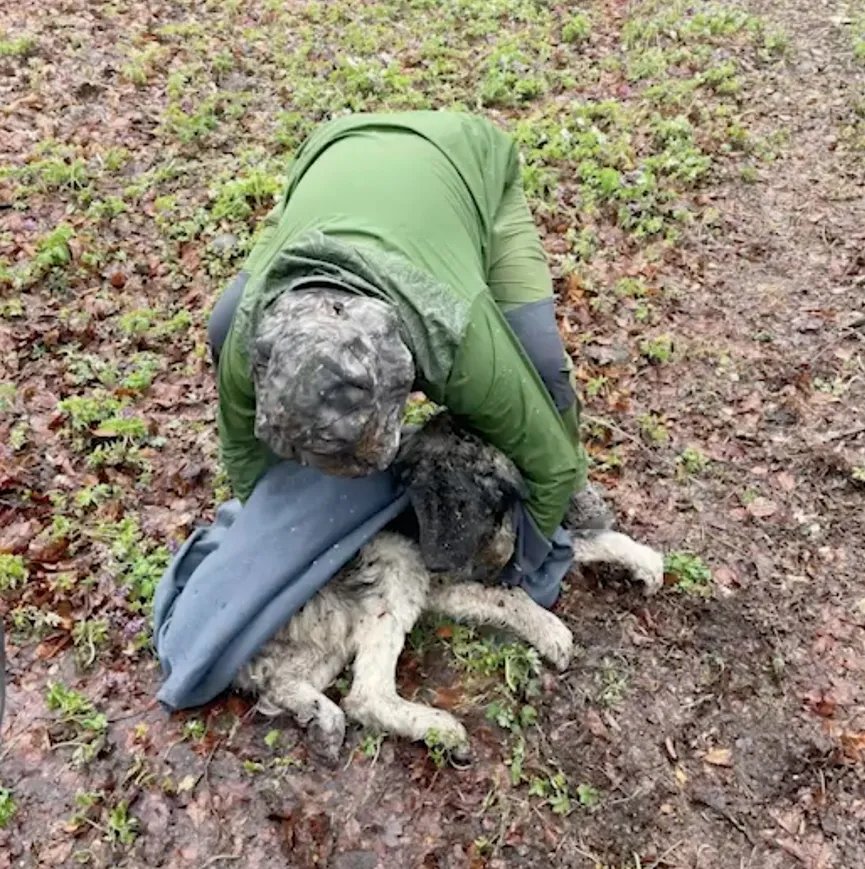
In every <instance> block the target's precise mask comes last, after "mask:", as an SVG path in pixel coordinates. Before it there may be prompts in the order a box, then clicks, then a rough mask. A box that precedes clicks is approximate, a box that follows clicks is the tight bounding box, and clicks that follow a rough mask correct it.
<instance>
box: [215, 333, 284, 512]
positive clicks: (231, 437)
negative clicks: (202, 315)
mask: <svg viewBox="0 0 865 869" xmlns="http://www.w3.org/2000/svg"><path fill="white" fill-rule="evenodd" d="M218 386H219V409H218V411H217V421H218V426H219V453H220V459H221V460H222V466H223V467H224V468H225V472H226V474H228V479H229V481H230V482H231V487H232V491H233V492H234V495H235V497H237V498H239V499H240V501H242V502H245V501H246V500H247V499H248V498H249V496H250V495H251V494H252V490H253V489H254V488H255V484H256V483H257V482H258V480H259V478H260V477H261V476H262V475H263V474H264V472H265V471H266V470H267V469H268V467H270V465H271V464H272V462H273V456H272V454H271V452H270V451H269V450H268V449H267V447H266V446H265V445H264V444H263V443H262V442H261V441H259V440H258V438H256V436H255V392H254V390H253V387H252V383H251V382H250V380H249V378H248V377H247V376H245V374H244V368H243V360H242V358H241V357H240V356H239V355H238V353H237V349H236V348H235V346H234V339H233V333H231V332H230V333H229V336H228V340H227V341H226V343H225V348H224V351H223V353H222V355H221V357H220V360H219V374H218Z"/></svg>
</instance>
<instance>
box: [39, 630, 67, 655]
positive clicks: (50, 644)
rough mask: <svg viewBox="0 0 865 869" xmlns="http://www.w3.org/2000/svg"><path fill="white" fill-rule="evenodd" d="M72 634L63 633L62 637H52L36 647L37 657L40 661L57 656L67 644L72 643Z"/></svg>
mask: <svg viewBox="0 0 865 869" xmlns="http://www.w3.org/2000/svg"><path fill="white" fill-rule="evenodd" d="M71 643H72V636H71V635H70V634H63V635H62V636H60V637H50V638H49V639H47V640H43V641H42V642H41V643H40V644H39V645H38V646H37V647H36V657H37V658H38V659H39V660H40V661H50V660H51V659H52V658H56V657H57V655H59V654H60V653H61V652H62V651H63V650H64V649H65V648H66V647H67V646H69V645H71Z"/></svg>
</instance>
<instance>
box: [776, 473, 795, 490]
mask: <svg viewBox="0 0 865 869" xmlns="http://www.w3.org/2000/svg"><path fill="white" fill-rule="evenodd" d="M775 479H776V480H777V481H778V485H779V486H780V487H781V488H782V489H783V490H784V491H785V492H792V491H793V490H794V489H795V488H796V478H795V477H794V476H793V475H792V474H791V473H790V472H789V471H781V473H780V474H778V476H777V477H775Z"/></svg>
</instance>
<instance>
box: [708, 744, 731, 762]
mask: <svg viewBox="0 0 865 869" xmlns="http://www.w3.org/2000/svg"><path fill="white" fill-rule="evenodd" d="M703 760H705V761H706V763H710V764H712V766H732V765H733V752H732V751H731V750H730V749H729V748H710V749H709V750H708V751H707V752H706V754H705V755H704V756H703Z"/></svg>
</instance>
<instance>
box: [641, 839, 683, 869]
mask: <svg viewBox="0 0 865 869" xmlns="http://www.w3.org/2000/svg"><path fill="white" fill-rule="evenodd" d="M684 842H685V839H679V841H678V842H676V843H675V844H674V845H671V846H670V847H669V848H667V850H666V851H664V853H663V854H661V856H660V857H658V859H657V860H655V862H654V863H650V864H649V865H648V866H646V869H658V867H659V866H660V865H661V863H663V862H664V861H665V860H666V859H667V857H669V856H670V854H672V853H673V851H675V850H676V849H677V848H679V847H681V846H682V845H683V844H684Z"/></svg>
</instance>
